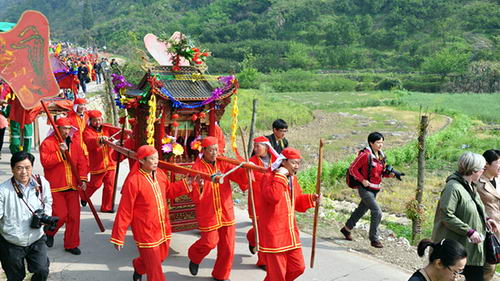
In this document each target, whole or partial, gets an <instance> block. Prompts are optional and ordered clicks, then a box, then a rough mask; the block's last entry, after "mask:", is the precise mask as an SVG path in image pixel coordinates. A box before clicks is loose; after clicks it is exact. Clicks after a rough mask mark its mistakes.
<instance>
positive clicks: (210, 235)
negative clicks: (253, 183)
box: [188, 158, 247, 280]
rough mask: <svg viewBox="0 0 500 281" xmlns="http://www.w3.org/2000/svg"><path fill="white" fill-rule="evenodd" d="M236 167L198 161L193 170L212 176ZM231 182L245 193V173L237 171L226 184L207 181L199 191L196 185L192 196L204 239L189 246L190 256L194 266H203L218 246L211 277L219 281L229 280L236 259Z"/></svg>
mask: <svg viewBox="0 0 500 281" xmlns="http://www.w3.org/2000/svg"><path fill="white" fill-rule="evenodd" d="M233 167H234V166H233V165H231V164H228V163H225V162H221V161H216V162H215V163H214V165H212V164H210V163H208V162H206V161H205V160H203V159H199V158H198V159H197V160H196V162H195V163H194V165H193V167H192V168H193V169H195V170H198V171H203V172H206V173H209V174H211V175H212V174H214V173H215V172H217V171H220V172H222V173H226V172H227V171H229V170H231V169H232V168H233ZM229 180H232V181H234V182H236V183H238V184H239V186H240V188H241V189H242V190H245V189H246V187H247V185H246V182H247V176H246V171H245V170H244V169H238V170H236V171H234V172H233V173H231V174H229V175H228V176H227V177H226V178H225V180H224V183H223V184H217V183H212V182H209V181H205V184H204V186H203V189H200V187H199V186H193V192H192V193H191V197H192V199H193V202H194V203H195V205H196V220H197V221H198V225H199V229H200V231H201V237H200V239H199V240H198V241H196V242H195V243H194V244H193V245H191V247H189V250H188V257H189V260H190V261H192V262H193V263H195V264H200V263H201V261H202V260H203V259H204V258H205V257H206V256H207V255H208V254H209V253H210V251H211V250H213V249H214V248H216V247H217V258H216V261H215V265H214V268H213V270H212V277H214V278H216V279H219V280H226V279H229V275H230V273H231V267H232V264H233V259H234V238H235V223H236V221H235V218H234V209H233V208H234V207H233V198H232V189H231V185H230V183H229Z"/></svg>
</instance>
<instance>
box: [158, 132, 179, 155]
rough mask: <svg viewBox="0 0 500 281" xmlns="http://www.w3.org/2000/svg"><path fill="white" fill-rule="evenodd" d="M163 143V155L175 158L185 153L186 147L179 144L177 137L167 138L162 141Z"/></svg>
mask: <svg viewBox="0 0 500 281" xmlns="http://www.w3.org/2000/svg"><path fill="white" fill-rule="evenodd" d="M161 142H162V144H163V145H162V146H161V150H162V151H163V153H166V154H170V153H171V154H173V155H175V156H180V155H182V154H183V153H184V147H183V146H182V145H181V144H179V143H177V142H176V140H175V137H173V136H166V137H164V138H163V139H162V140H161Z"/></svg>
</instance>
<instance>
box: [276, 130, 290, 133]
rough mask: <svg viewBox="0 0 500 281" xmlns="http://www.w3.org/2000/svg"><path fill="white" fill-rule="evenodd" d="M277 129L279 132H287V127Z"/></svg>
mask: <svg viewBox="0 0 500 281" xmlns="http://www.w3.org/2000/svg"><path fill="white" fill-rule="evenodd" d="M278 131H280V132H281V133H286V132H288V130H287V129H279V130H278Z"/></svg>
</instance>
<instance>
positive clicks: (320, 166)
mask: <svg viewBox="0 0 500 281" xmlns="http://www.w3.org/2000/svg"><path fill="white" fill-rule="evenodd" d="M322 171H323V139H320V140H319V157H318V174H317V176H316V195H317V196H318V197H319V196H320V195H321V173H322ZM318 214H319V201H318V202H316V206H315V208H314V222H313V234H312V246H311V263H310V266H311V268H313V267H314V256H315V255H316V232H317V229H318Z"/></svg>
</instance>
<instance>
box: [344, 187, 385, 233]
mask: <svg viewBox="0 0 500 281" xmlns="http://www.w3.org/2000/svg"><path fill="white" fill-rule="evenodd" d="M358 193H359V197H361V202H359V205H358V207H357V208H356V209H355V210H354V212H353V213H352V214H351V217H350V218H349V219H348V220H347V222H346V224H345V225H346V226H347V227H348V228H349V229H353V228H354V227H355V226H356V223H357V222H358V221H359V220H360V219H361V218H362V217H363V215H364V214H365V213H366V212H367V211H368V210H370V212H371V219H370V232H369V234H368V235H369V238H370V241H379V237H378V226H379V225H380V221H382V209H380V206H379V205H378V203H377V200H376V197H377V192H373V191H370V190H367V189H366V188H363V187H360V188H358Z"/></svg>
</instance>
